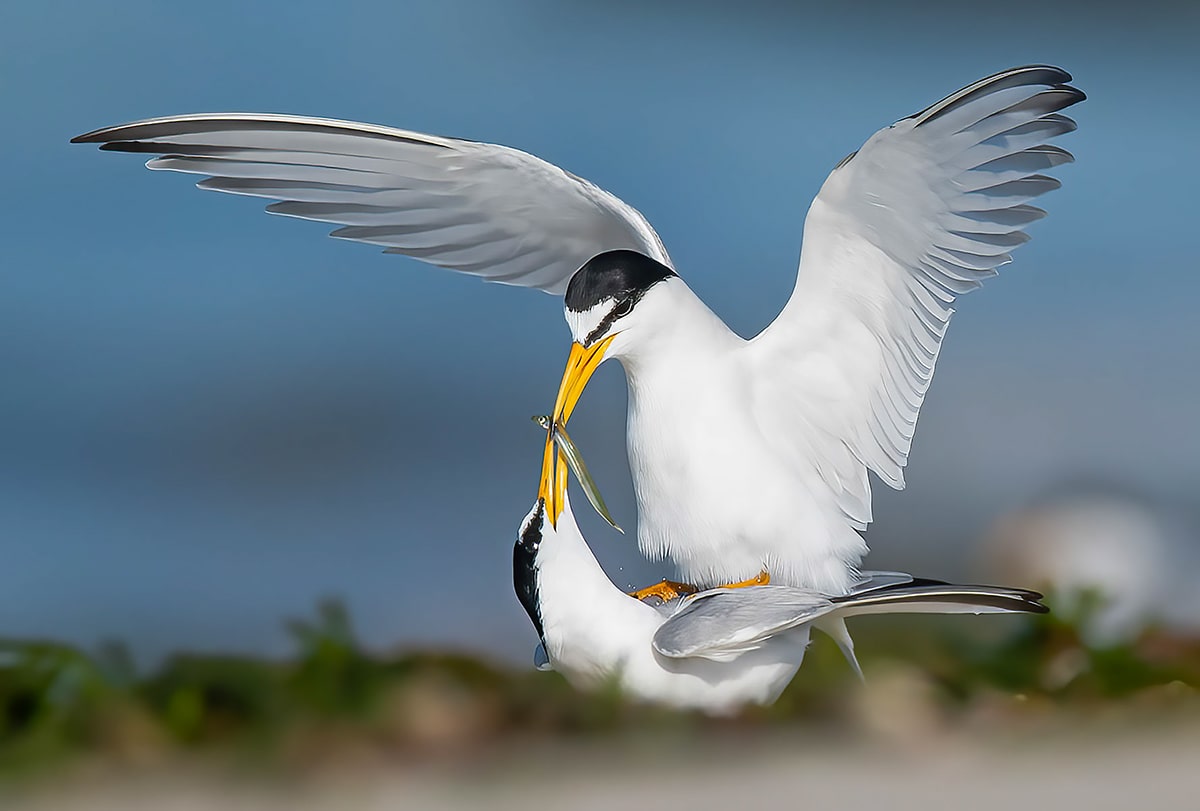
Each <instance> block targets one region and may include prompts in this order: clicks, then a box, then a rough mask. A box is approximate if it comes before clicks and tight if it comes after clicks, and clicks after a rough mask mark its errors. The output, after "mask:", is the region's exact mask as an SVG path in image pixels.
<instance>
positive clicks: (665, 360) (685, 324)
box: [618, 278, 745, 383]
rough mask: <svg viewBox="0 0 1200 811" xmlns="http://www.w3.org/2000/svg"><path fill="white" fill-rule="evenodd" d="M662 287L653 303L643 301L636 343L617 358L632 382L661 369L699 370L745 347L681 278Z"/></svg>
mask: <svg viewBox="0 0 1200 811" xmlns="http://www.w3.org/2000/svg"><path fill="white" fill-rule="evenodd" d="M661 288H662V292H661V294H659V295H656V296H655V297H654V299H653V302H652V301H651V298H650V296H647V297H646V298H645V299H644V300H643V301H642V303H641V305H640V306H643V307H647V309H649V310H650V311H649V312H647V313H645V315H646V316H647V317H646V318H645V320H644V322H643V325H641V326H639V332H640V333H641V335H640V337H639V340H638V341H637V343H631V345H630V346H628V347H627V348H626V349H624V350H623V351H622V352H621V353H620V355H618V357H619V359H620V361H621V364H622V365H623V366H624V367H625V371H626V374H628V375H629V377H630V382H631V383H635V382H636V380H635V379H636V378H639V377H652V376H659V377H662V375H661V374H660V372H659V370H660V369H663V368H669V369H675V370H683V371H686V370H688V369H690V368H691V367H697V368H699V367H703V366H704V365H706V364H709V363H711V362H713V361H714V360H718V359H719V358H721V357H723V356H725V355H726V354H727V353H728V352H730V351H735V350H736V349H737V347H739V346H741V345H743V344H744V343H745V341H744V340H743V339H742V338H741V337H739V336H738V335H737V334H735V333H734V332H733V331H732V330H730V329H729V327H728V326H726V325H725V322H724V321H722V320H721V319H720V318H718V317H717V315H716V313H714V312H713V311H712V310H710V309H709V308H708V305H706V304H705V303H704V302H703V301H702V300H701V299H700V297H699V296H697V295H696V294H695V293H694V292H692V289H691V288H690V287H688V286H687V284H685V283H684V281H683V280H682V279H678V278H675V279H670V280H668V281H666V282H663V283H662V285H661ZM655 292H657V290H656V291H655ZM670 376H671V375H668V377H670Z"/></svg>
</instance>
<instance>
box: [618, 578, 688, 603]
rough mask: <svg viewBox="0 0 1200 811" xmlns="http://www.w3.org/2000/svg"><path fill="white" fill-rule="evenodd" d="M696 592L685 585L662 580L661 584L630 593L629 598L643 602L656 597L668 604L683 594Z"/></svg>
mask: <svg viewBox="0 0 1200 811" xmlns="http://www.w3.org/2000/svg"><path fill="white" fill-rule="evenodd" d="M697 591H698V589H697V588H696V587H695V586H689V585H688V584H687V583H676V582H675V581H674V580H663V581H662V582H661V583H655V584H654V585H653V586H646V588H644V589H638V590H637V591H631V592H629V596H630V597H633V598H634V599H637V600H645V599H647V598H649V597H657V598H658V599H660V600H662V601H663V602H664V603H669V602H671V601H672V600H674V599H676V598H679V597H682V596H683V595H685V594H695V593H696V592H697Z"/></svg>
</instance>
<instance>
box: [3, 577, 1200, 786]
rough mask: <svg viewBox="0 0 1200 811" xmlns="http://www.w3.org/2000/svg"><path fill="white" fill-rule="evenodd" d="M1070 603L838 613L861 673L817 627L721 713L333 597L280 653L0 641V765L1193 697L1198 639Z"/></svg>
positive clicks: (393, 746) (295, 758)
mask: <svg viewBox="0 0 1200 811" xmlns="http://www.w3.org/2000/svg"><path fill="white" fill-rule="evenodd" d="M1083 619H1085V618H1084V617H1082V616H1075V617H1057V616H1055V615H1054V614H1049V615H1046V616H1038V617H1007V618H1002V619H999V620H996V621H993V622H991V623H981V622H979V621H977V620H975V621H972V620H973V618H966V619H964V618H929V617H921V618H911V617H909V618H898V617H893V618H879V619H876V620H874V621H872V620H865V621H860V622H858V623H857V624H856V625H855V627H854V629H853V631H854V634H855V638H856V640H857V642H858V651H859V654H860V658H861V659H862V661H863V665H864V669H865V671H866V674H867V678H868V686H867V688H865V689H864V688H862V687H860V686H859V685H858V684H857V682H856V681H855V680H854V678H853V676H852V675H851V673H850V671H849V669H848V667H847V666H846V664H845V662H844V661H843V660H842V659H841V656H840V654H839V653H838V651H837V650H836V648H835V647H834V646H833V645H832V643H830V642H829V641H828V640H826V639H824V638H823V637H821V636H820V635H818V637H817V639H816V640H815V641H814V644H813V646H812V648H811V650H810V653H809V655H808V656H807V658H806V660H805V663H804V666H803V667H802V668H801V670H800V673H799V675H798V676H797V677H796V679H795V680H794V681H793V683H792V685H791V686H790V687H789V688H788V689H787V690H786V691H785V693H784V695H783V696H782V697H781V698H780V700H779V701H778V702H777V703H776V704H775V705H773V706H771V707H765V708H752V709H749V710H747V711H746V712H745V713H744V714H743V715H742V716H740V717H739V718H736V719H732V720H730V719H722V720H714V719H707V718H703V717H700V716H697V715H693V714H686V713H674V712H670V711H667V710H662V709H658V708H651V707H645V706H639V705H636V704H633V703H631V702H628V701H626V700H625V699H624V698H623V697H622V696H621V695H620V693H619V692H618V691H617V690H616V689H609V690H604V691H600V692H599V693H593V694H589V695H584V694H580V693H577V692H576V691H574V690H573V689H572V688H570V687H569V686H568V685H567V684H566V682H565V681H564V680H563V679H562V678H561V677H560V676H559V675H557V674H554V673H539V672H536V671H534V670H532V668H530V669H520V670H513V669H510V668H506V667H503V666H499V665H496V664H494V663H488V662H485V661H480V660H477V659H474V658H471V657H469V656H465V655H455V654H445V653H406V654H402V655H396V656H376V655H371V654H369V653H368V652H366V651H365V650H364V648H363V647H362V645H361V644H360V643H359V641H358V640H357V638H356V636H355V633H354V630H353V626H352V624H351V621H350V618H349V616H348V615H347V613H346V611H345V609H344V608H343V607H342V606H341V604H339V603H337V602H336V601H328V602H324V603H322V604H320V605H319V606H318V609H317V612H316V615H315V617H313V618H312V619H309V620H303V621H294V622H291V623H289V625H288V627H289V630H290V631H291V634H292V636H293V638H294V639H295V642H296V647H297V651H296V654H295V656H294V658H292V659H290V660H287V661H271V660H267V659H258V658H248V657H231V656H197V655H178V656H175V657H173V658H171V659H170V660H168V661H167V662H166V663H164V664H163V665H162V666H161V667H160V668H158V669H157V670H156V671H155V672H152V673H149V674H140V673H138V672H137V671H136V668H135V667H134V665H133V663H132V661H131V659H130V657H129V655H128V653H127V652H126V651H125V650H124V649H123V648H122V647H121V646H120V645H116V644H108V645H105V646H102V647H100V648H99V649H98V650H96V651H94V652H91V653H87V652H84V651H81V650H78V649H75V648H72V647H69V646H66V645H61V644H57V643H53V642H41V641H16V640H8V641H0V774H3V775H9V774H13V773H17V772H28V771H30V770H37V769H39V768H42V767H45V766H46V765H48V764H56V763H60V762H62V761H63V760H64V759H67V758H71V757H79V756H87V755H99V756H101V757H109V758H115V759H118V760H128V761H134V762H137V761H153V760H155V759H156V758H162V757H166V756H173V755H178V754H181V753H192V752H230V751H232V752H238V753H243V754H248V755H251V756H253V757H256V758H260V759H261V760H265V761H268V762H275V763H282V764H284V765H289V764H300V765H305V764H310V763H313V762H321V761H325V760H329V759H336V758H338V757H342V756H344V755H345V753H347V752H351V753H358V754H361V753H363V752H375V753H386V754H388V755H393V754H396V753H400V754H411V755H413V756H418V757H424V756H429V755H430V754H434V755H436V754H438V753H441V752H461V751H462V750H464V749H469V748H472V747H478V746H486V745H488V744H492V743H498V742H500V741H511V740H513V738H514V737H516V738H518V739H536V738H552V737H553V736H576V737H578V736H589V735H604V734H622V733H624V732H626V731H630V730H641V731H645V730H653V731H654V732H655V733H656V734H667V735H681V736H684V735H687V734H689V733H690V732H692V731H694V730H695V729H696V728H697V727H700V726H703V725H725V726H729V725H738V726H744V727H747V728H759V727H764V728H777V727H786V726H804V725H808V726H813V725H824V724H836V725H839V726H845V725H846V722H847V721H850V722H852V723H851V724H850V726H851V727H853V726H854V725H855V724H858V725H859V726H862V723H863V719H864V713H865V714H868V715H874V714H878V713H880V712H881V709H880V708H881V707H883V710H882V711H883V712H886V711H889V710H888V709H887V706H886V705H887V702H890V703H891V704H892V705H896V706H897V707H898V706H901V705H902V706H903V710H904V712H907V713H910V714H911V713H912V712H914V706H915V709H916V710H917V711H919V712H921V713H924V715H925V716H926V717H928V718H932V719H935V720H937V721H940V722H945V721H947V720H951V721H953V720H955V719H959V720H963V719H965V721H966V722H969V721H970V719H971V718H972V717H976V716H977V717H981V718H983V719H985V721H986V723H988V724H995V723H996V721H997V719H1001V720H1002V719H1003V718H1014V719H1022V718H1025V719H1027V718H1029V717H1031V716H1032V717H1039V716H1061V715H1063V714H1064V713H1065V714H1069V713H1072V712H1077V711H1080V710H1082V711H1084V712H1091V711H1092V710H1095V709H1096V708H1098V707H1105V708H1107V707H1114V706H1115V707H1129V708H1131V712H1130V715H1131V717H1137V718H1138V719H1144V718H1145V717H1146V716H1147V713H1146V712H1145V710H1146V708H1147V707H1151V708H1153V707H1160V708H1161V709H1162V713H1161V714H1162V716H1163V717H1170V716H1172V715H1174V714H1176V713H1177V712H1178V710H1179V709H1180V708H1182V707H1186V708H1188V709H1189V710H1195V709H1196V708H1197V705H1198V704H1200V699H1198V696H1200V693H1198V689H1200V639H1195V638H1193V639H1184V638H1180V637H1177V636H1171V635H1168V634H1165V633H1162V632H1159V631H1154V630H1149V631H1147V632H1145V633H1144V634H1143V635H1142V636H1141V637H1140V638H1139V639H1137V640H1135V641H1133V642H1131V643H1129V644H1126V645H1121V646H1117V647H1110V648H1105V649H1096V648H1089V647H1088V646H1087V645H1085V644H1084V643H1083V641H1082V640H1081V637H1080V634H1079V633H1078V632H1077V630H1076V629H1077V628H1078V627H1079V624H1080V622H1081V621H1082V620H1083ZM981 629H982V630H984V631H985V632H986V633H985V634H984V635H982V636H981V635H980V633H979V632H980V631H981ZM896 683H899V684H901V689H892V691H891V693H889V692H888V691H889V689H891V688H889V685H892V686H893V687H894V685H895V684H896ZM880 685H882V686H880ZM880 696H883V698H880ZM881 701H882V702H884V703H883V704H881V703H880V702H881ZM872 702H874V703H872ZM894 708H895V707H893V709H894ZM866 726H867V727H870V726H871V723H870V722H869V720H868V722H867V723H866Z"/></svg>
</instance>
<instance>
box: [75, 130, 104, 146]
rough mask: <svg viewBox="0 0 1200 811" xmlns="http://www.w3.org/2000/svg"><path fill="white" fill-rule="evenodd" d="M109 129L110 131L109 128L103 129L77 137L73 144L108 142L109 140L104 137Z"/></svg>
mask: <svg viewBox="0 0 1200 811" xmlns="http://www.w3.org/2000/svg"><path fill="white" fill-rule="evenodd" d="M109 129H110V128H109V127H105V128H103V129H99V130H92V131H91V132H85V133H84V134H83V135H76V136H75V137H74V138H72V139H71V143H73V144H96V143H103V142H104V141H107V140H108V138H106V137H104V133H106V132H107V131H108V130H109Z"/></svg>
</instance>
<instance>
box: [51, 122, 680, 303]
mask: <svg viewBox="0 0 1200 811" xmlns="http://www.w3.org/2000/svg"><path fill="white" fill-rule="evenodd" d="M72 141H73V142H74V143H98V144H100V145H101V146H100V148H101V149H104V150H113V151H119V152H136V153H147V154H151V155H157V156H158V157H155V158H152V159H151V160H150V161H149V162H148V163H147V164H146V165H147V167H149V168H150V169H165V170H171V171H176V172H188V173H192V174H199V175H207V176H208V178H207V179H206V180H203V181H201V182H200V183H199V184H198V185H199V187H200V188H202V189H213V190H216V191H223V192H228V193H231V194H241V195H249V196H253V197H265V198H269V199H274V200H277V201H278V202H275V203H272V204H271V205H269V206H268V207H267V210H268V211H269V212H271V213H273V214H281V215H285V216H290V217H299V218H301V219H308V220H317V221H320V222H327V223H331V224H335V225H339V226H341V227H340V228H338V229H337V230H335V231H333V232H332V236H334V237H338V238H341V239H350V240H355V241H358V242H365V243H369V244H372V245H380V246H383V247H384V248H386V252H387V253H400V254H405V255H407V256H413V257H416V258H418V259H422V260H424V261H426V262H430V263H432V264H434V265H438V266H440V267H444V268H448V269H450V270H456V271H460V272H463V273H470V274H473V275H476V276H481V277H483V278H484V279H487V280H488V281H493V282H500V283H502V284H512V285H518V286H522V287H535V288H538V289H540V290H544V291H546V292H548V293H553V294H561V293H562V292H564V291H565V290H566V286H567V282H568V281H569V280H570V278H571V275H572V274H573V273H574V272H575V271H576V270H578V269H579V267H580V266H581V265H583V263H584V262H586V261H587V260H588V259H590V258H591V257H592V256H594V255H596V254H598V253H601V252H603V251H607V250H615V249H620V248H626V249H632V250H636V251H640V252H642V253H644V254H647V255H649V256H651V257H653V258H655V259H657V260H658V261H660V262H663V263H664V264H667V265H670V258H669V257H668V256H667V252H666V250H665V249H664V248H663V245H662V242H661V240H660V239H659V238H658V235H657V234H656V233H655V232H654V229H653V228H651V227H650V224H649V223H648V222H647V221H646V219H645V218H644V217H643V216H642V215H641V214H640V213H638V212H637V211H636V210H635V209H633V208H632V207H630V206H629V205H627V204H625V203H624V202H622V201H621V200H619V199H618V198H616V197H614V196H613V195H611V194H609V193H608V192H606V191H604V190H603V189H600V188H598V187H597V186H595V185H593V184H591V183H589V182H588V181H586V180H583V179H582V178H579V177H576V176H575V175H572V174H570V173H569V172H565V171H563V170H562V169H560V168H558V167H557V166H554V165H552V164H550V163H547V162H546V161H543V160H541V159H539V158H536V157H534V156H533V155H529V154H527V153H525V152H521V151H519V150H516V149H511V148H509V147H505V146H498V145H495V144H485V143H478V142H474V141H464V140H459V139H456V138H444V137H440V136H436V135H426V134H423V133H419V132H410V131H407V130H400V129H393V128H390V127H381V126H375V125H371V124H360V123H356V122H349V121H337V120H333V119H324V118H309V117H303V116H291V115H274V114H265V113H215V114H207V113H205V114H197V115H183V116H172V117H168V118H155V119H148V120H145V121H137V122H134V123H131V124H123V125H120V126H115V127H107V128H104V129H99V130H95V131H93V132H89V133H86V134H84V135H80V136H78V137H76V138H74V139H72Z"/></svg>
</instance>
